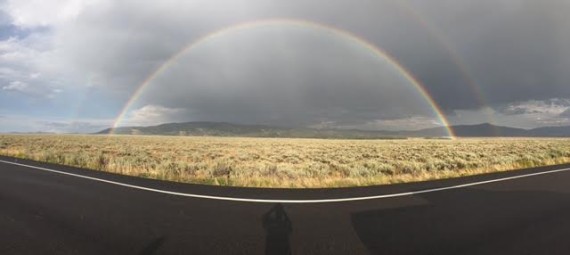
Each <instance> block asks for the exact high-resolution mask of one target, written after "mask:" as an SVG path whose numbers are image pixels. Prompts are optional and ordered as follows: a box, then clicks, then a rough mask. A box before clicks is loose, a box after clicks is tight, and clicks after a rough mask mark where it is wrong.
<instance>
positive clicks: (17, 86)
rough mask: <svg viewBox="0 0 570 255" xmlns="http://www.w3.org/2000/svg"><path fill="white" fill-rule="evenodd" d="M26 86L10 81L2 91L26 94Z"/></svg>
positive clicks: (19, 82)
mask: <svg viewBox="0 0 570 255" xmlns="http://www.w3.org/2000/svg"><path fill="white" fill-rule="evenodd" d="M28 87H29V86H28V84H27V83H24V82H21V81H12V82H10V83H9V84H8V85H6V86H3V87H2V90H11V91H19V92H26V90H27V89H28Z"/></svg>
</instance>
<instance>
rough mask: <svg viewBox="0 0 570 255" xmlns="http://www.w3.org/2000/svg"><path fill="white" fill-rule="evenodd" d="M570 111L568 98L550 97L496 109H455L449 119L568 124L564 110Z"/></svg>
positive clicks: (527, 125)
mask: <svg viewBox="0 0 570 255" xmlns="http://www.w3.org/2000/svg"><path fill="white" fill-rule="evenodd" d="M569 111H570V99H567V98H552V99H548V100H529V101H523V102H516V103H511V104H509V105H506V106H503V107H497V108H496V109H493V108H490V107H486V108H483V109H478V110H456V111H455V114H454V115H453V116H450V121H451V122H452V123H453V124H477V123H482V122H491V123H493V124H497V125H502V126H512V127H522V128H536V127H544V126H566V125H570V118H568V117H567V116H566V115H565V112H569Z"/></svg>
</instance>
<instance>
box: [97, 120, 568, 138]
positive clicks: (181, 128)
mask: <svg viewBox="0 0 570 255" xmlns="http://www.w3.org/2000/svg"><path fill="white" fill-rule="evenodd" d="M451 129H452V130H453V131H454V134H455V136H457V137H570V126H561V127H540V128H534V129H522V128H514V127H506V126H498V125H493V124H490V123H481V124H476V125H456V126H452V127H451ZM95 134H127V135H128V134H130V135H171V136H172V135H178V136H225V137H232V136H243V137H276V138H277V137H282V138H331V139H399V138H406V137H447V136H448V135H447V129H446V128H445V127H435V128H427V129H421V130H415V131H383V130H378V131H372V130H359V129H332V128H329V129H318V128H306V127H278V126H269V125H260V124H253V125H247V124H234V123H228V122H210V121H196V122H180V123H163V124H159V125H154V126H131V127H119V128H115V129H112V128H107V129H104V130H101V131H99V132H97V133H95Z"/></svg>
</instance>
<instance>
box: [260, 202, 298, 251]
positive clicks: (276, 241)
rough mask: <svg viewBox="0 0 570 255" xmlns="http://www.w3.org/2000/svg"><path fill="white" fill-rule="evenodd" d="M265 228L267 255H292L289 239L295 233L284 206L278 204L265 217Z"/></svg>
mask: <svg viewBox="0 0 570 255" xmlns="http://www.w3.org/2000/svg"><path fill="white" fill-rule="evenodd" d="M263 228H264V229H265V232H266V237H265V254H266V255H281V254H283V255H289V254H291V246H290V243H289V237H290V236H291V232H292V231H293V226H292V224H291V221H290V220H289V217H288V216H287V213H286V212H285V210H284V209H283V205H281V204H276V205H275V206H273V208H271V210H269V211H268V212H266V213H265V214H264V215H263Z"/></svg>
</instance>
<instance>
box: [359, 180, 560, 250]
mask: <svg viewBox="0 0 570 255" xmlns="http://www.w3.org/2000/svg"><path fill="white" fill-rule="evenodd" d="M421 197H422V198H424V199H426V200H427V201H429V204H426V205H420V206H410V207H402V208H396V209H385V210H371V211H363V212H356V213H352V215H351V219H352V224H353V227H354V229H355V231H356V232H357V235H358V237H359V238H360V240H361V241H362V242H363V243H364V245H365V246H366V247H367V248H368V250H369V251H370V252H371V253H372V254H568V252H570V243H569V242H568V241H567V239H568V237H569V236H570V196H569V195H567V194H562V193H554V192H544V191H513V192H507V191H489V190H480V189H464V190H457V191H453V192H438V193H430V194H424V195H422V196H421Z"/></svg>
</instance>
